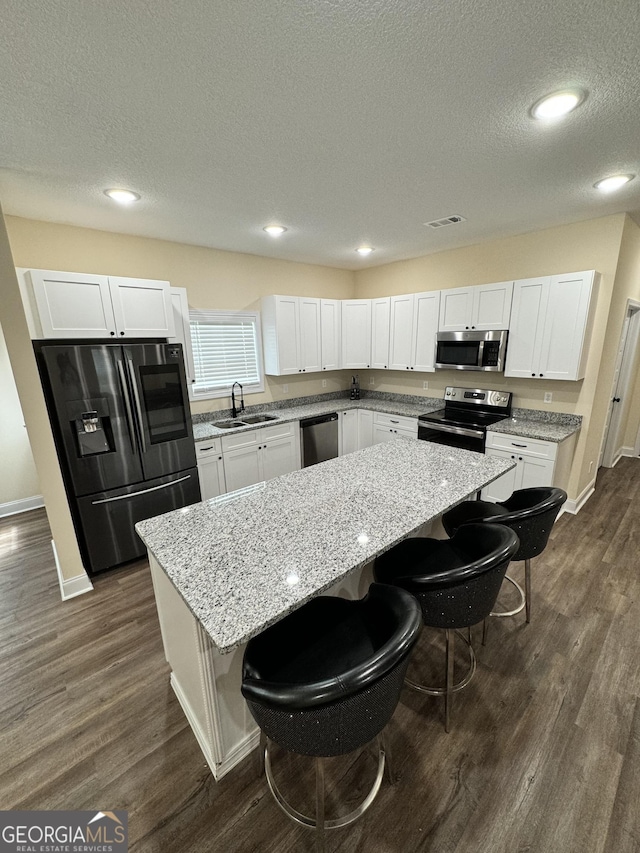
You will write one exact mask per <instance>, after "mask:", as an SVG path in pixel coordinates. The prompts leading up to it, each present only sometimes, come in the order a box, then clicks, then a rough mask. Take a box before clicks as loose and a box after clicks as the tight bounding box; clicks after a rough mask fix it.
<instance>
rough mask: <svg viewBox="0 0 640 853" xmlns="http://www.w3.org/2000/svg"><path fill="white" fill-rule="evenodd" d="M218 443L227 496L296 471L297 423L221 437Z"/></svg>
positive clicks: (298, 454) (298, 443)
mask: <svg viewBox="0 0 640 853" xmlns="http://www.w3.org/2000/svg"><path fill="white" fill-rule="evenodd" d="M221 443H222V455H223V459H224V475H225V481H226V487H227V491H228V492H232V491H234V490H235V489H242V488H244V487H245V486H252V485H253V484H254V483H261V482H262V481H263V480H270V479H272V478H273V477H279V476H280V475H281V474H288V473H290V472H291V471H297V470H299V468H300V427H299V424H298V421H293V422H291V423H284V424H276V425H274V426H270V427H264V428H262V429H255V430H246V431H245V432H238V433H236V434H234V435H228V436H223V438H222V439H221Z"/></svg>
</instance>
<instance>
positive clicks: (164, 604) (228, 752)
mask: <svg viewBox="0 0 640 853" xmlns="http://www.w3.org/2000/svg"><path fill="white" fill-rule="evenodd" d="M425 535H426V533H425ZM149 563H150V565H151V577H152V580H153V589H154V592H155V597H156V604H157V608H158V617H159V619H160V630H161V632H162V642H163V644H164V653H165V657H166V659H167V662H168V663H169V666H170V667H171V686H172V688H173V691H174V693H175V694H176V696H177V697H178V702H180V705H181V706H182V710H183V711H184V713H185V716H186V717H187V720H188V721H189V724H190V725H191V728H192V730H193V733H194V734H195V736H196V739H197V741H198V743H199V744H200V748H201V749H202V752H203V755H204V757H205V759H206V761H207V764H208V765H209V767H210V768H211V772H212V773H213V776H214V778H215V779H216V780H217V779H221V778H222V777H223V776H225V775H226V774H227V773H228V772H229V771H230V770H231V769H232V768H234V767H235V766H236V764H238V763H239V762H240V761H242V759H243V758H245V757H246V756H247V755H248V754H249V753H250V752H251V751H252V750H253V749H255V748H256V747H257V746H258V742H259V739H260V731H259V729H258V727H257V726H256V724H255V722H254V719H253V717H252V716H251V714H250V712H249V709H248V707H247V703H246V702H245V700H244V697H243V695H242V693H241V692H240V685H241V683H242V658H243V656H244V650H245V645H242V646H239V647H238V648H237V649H235V650H234V651H232V652H229V653H227V654H220V652H219V651H218V650H217V649H216V648H215V646H214V645H213V643H212V642H211V639H210V638H209V636H208V634H207V633H206V631H205V630H204V628H203V627H202V625H201V624H200V622H199V621H198V620H197V619H196V618H195V616H194V615H193V614H192V613H191V611H190V610H189V608H188V607H187V605H186V604H185V603H184V601H183V600H182V598H181V596H180V594H179V593H178V592H177V590H176V588H175V587H174V585H173V584H172V583H171V581H170V580H169V578H168V577H167V576H166V574H165V573H164V571H163V570H162V569H161V568H160V566H159V565H158V563H157V561H156V560H155V559H154V557H153V555H152V554H149ZM372 581H373V563H368V564H367V565H366V566H364V568H361V569H356V570H354V571H353V572H352V573H351V574H350V575H348V576H347V577H346V578H343V579H342V580H341V581H340V582H339V583H337V584H336V585H335V586H333V587H331V588H330V589H328V590H327V591H326V593H323V594H324V595H338V596H342V597H343V598H362V597H363V596H364V595H366V593H367V590H368V588H369V585H370V584H371V582H372Z"/></svg>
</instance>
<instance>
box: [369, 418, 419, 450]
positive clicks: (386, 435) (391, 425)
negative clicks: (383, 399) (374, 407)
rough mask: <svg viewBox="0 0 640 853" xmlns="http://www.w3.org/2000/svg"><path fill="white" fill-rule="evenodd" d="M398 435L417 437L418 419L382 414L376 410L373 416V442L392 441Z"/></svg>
mask: <svg viewBox="0 0 640 853" xmlns="http://www.w3.org/2000/svg"><path fill="white" fill-rule="evenodd" d="M399 436H404V437H405V438H417V437H418V419H417V418H406V417H402V416H400V415H383V414H382V413H380V412H376V413H375V414H374V417H373V444H382V443H383V442H385V441H393V440H394V439H395V438H398V437H399Z"/></svg>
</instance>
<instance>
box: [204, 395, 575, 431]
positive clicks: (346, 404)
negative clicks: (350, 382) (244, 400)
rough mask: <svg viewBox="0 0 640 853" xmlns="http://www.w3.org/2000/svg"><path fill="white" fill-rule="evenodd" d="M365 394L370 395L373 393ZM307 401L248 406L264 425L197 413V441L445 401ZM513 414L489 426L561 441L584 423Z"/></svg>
mask: <svg viewBox="0 0 640 853" xmlns="http://www.w3.org/2000/svg"><path fill="white" fill-rule="evenodd" d="M365 393H367V394H369V393H370V392H365ZM394 398H395V399H394ZM304 400H305V402H302V403H300V404H298V405H295V404H293V402H292V405H290V406H282V404H281V403H279V404H278V405H275V404H274V405H272V406H270V407H269V406H256V407H253V406H252V407H250V408H248V409H247V412H246V414H259V413H267V414H270V415H275V416H276V419H275V420H273V421H268V422H267V423H263V424H248V425H246V426H238V427H233V428H231V429H219V428H218V427H216V426H214V425H213V423H212V421H216V420H226V419H228V418H229V417H230V414H228V413H225V412H224V411H223V412H209V413H208V414H201V415H196V416H195V417H194V423H193V437H194V440H195V441H210V440H211V439H212V438H220V437H221V436H223V435H233V434H234V433H238V432H244V431H245V430H250V429H260V428H261V427H267V426H272V425H273V424H277V423H286V422H288V421H297V420H300V418H312V417H315V416H316V415H326V414H329V413H330V412H337V411H348V410H349V409H369V410H370V411H375V412H382V413H385V414H388V415H400V416H403V417H408V418H417V417H418V416H419V415H422V414H426V413H427V412H435V411H437V410H438V409H442V408H443V407H444V400H442V399H440V398H437V397H418V396H413V395H409V394H405V395H399V394H380V395H379V396H378V395H376V396H373V395H372V396H366V397H363V398H362V399H360V400H350V399H348V398H346V397H333V398H329V397H326V396H325V397H324V398H323V396H322V395H318V397H317V398H315V399H314V400H313V401H312V402H311V401H310V398H304ZM512 414H513V417H511V418H505V420H504V421H498V422H497V423H495V424H493V425H492V426H491V427H490V429H491V431H492V432H506V433H510V434H511V435H519V436H521V437H523V438H538V439H541V440H543V441H555V442H560V441H564V439H565V438H568V437H569V436H570V435H573V433H574V432H577V431H578V430H579V429H580V426H581V424H582V417H581V416H580V415H569V414H565V413H564V412H546V411H540V410H538V409H517V408H514V409H513V413H512Z"/></svg>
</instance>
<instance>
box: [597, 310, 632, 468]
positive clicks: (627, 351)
mask: <svg viewBox="0 0 640 853" xmlns="http://www.w3.org/2000/svg"><path fill="white" fill-rule="evenodd" d="M639 341H640V302H635V301H634V300H633V299H629V300H627V313H626V315H625V319H624V325H623V327H622V333H621V335H620V343H619V345H618V354H617V357H616V366H615V371H614V374H613V383H612V393H611V399H610V401H609V410H608V412H607V420H606V423H605V428H604V437H603V442H602V449H601V451H600V460H599V462H598V467H599V466H600V465H603V466H604V467H605V468H613V466H614V465H615V464H616V462H617V461H618V460H619V459H620V458H621V457H622V456H623V455H628V454H624V453H623V447H622V441H623V427H624V426H625V417H624V416H625V415H626V413H627V412H628V410H629V406H628V403H629V402H630V401H629V400H628V396H629V394H630V393H631V389H632V383H633V380H634V379H635V372H634V370H633V368H634V365H635V364H636V352H637V349H638V343H639Z"/></svg>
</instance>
